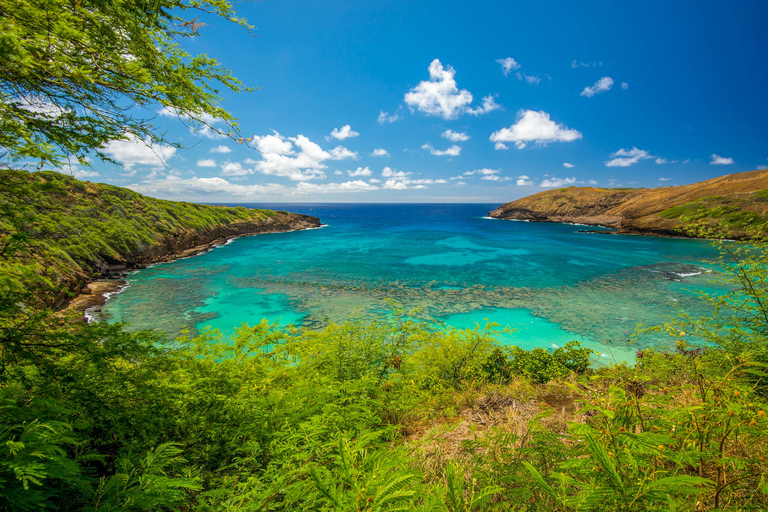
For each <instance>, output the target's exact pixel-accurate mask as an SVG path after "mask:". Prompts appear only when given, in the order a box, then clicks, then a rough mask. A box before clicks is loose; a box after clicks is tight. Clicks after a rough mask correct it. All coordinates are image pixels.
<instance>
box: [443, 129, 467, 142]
mask: <svg viewBox="0 0 768 512" xmlns="http://www.w3.org/2000/svg"><path fill="white" fill-rule="evenodd" d="M440 136H441V137H443V138H444V139H448V140H449V141H451V142H466V141H468V140H469V135H467V134H466V133H460V132H455V131H453V130H445V131H444V132H443V133H441V134H440Z"/></svg>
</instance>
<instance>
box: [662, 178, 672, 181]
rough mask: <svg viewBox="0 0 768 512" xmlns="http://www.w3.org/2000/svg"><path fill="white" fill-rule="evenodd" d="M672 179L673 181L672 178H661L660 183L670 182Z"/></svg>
mask: <svg viewBox="0 0 768 512" xmlns="http://www.w3.org/2000/svg"><path fill="white" fill-rule="evenodd" d="M671 179H672V178H659V181H669V180H671Z"/></svg>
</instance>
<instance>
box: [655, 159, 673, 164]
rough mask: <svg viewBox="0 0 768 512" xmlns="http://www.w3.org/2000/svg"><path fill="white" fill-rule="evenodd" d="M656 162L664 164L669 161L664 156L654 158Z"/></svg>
mask: <svg viewBox="0 0 768 512" xmlns="http://www.w3.org/2000/svg"><path fill="white" fill-rule="evenodd" d="M656 163H657V164H659V165H664V164H668V163H670V161H669V160H667V159H666V158H661V157H659V158H657V159H656Z"/></svg>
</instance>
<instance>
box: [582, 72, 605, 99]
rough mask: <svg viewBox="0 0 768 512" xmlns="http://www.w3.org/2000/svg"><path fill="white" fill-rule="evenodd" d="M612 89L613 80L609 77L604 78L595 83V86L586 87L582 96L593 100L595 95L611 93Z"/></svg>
mask: <svg viewBox="0 0 768 512" xmlns="http://www.w3.org/2000/svg"><path fill="white" fill-rule="evenodd" d="M611 87H613V78H611V77H609V76H604V77H603V78H601V79H600V80H598V81H597V82H595V85H593V86H592V87H585V88H584V90H583V91H581V95H582V96H586V97H587V98H591V97H592V96H594V95H595V94H598V93H601V92H606V91H610V90H611Z"/></svg>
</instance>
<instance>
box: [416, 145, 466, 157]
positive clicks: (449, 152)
mask: <svg viewBox="0 0 768 512" xmlns="http://www.w3.org/2000/svg"><path fill="white" fill-rule="evenodd" d="M421 149H427V150H429V152H430V154H433V155H435V156H459V155H460V154H461V148H460V147H459V146H457V145H455V144H454V145H453V146H451V147H449V148H448V149H445V150H440V149H435V148H434V147H433V146H432V144H430V143H429V142H427V143H426V144H424V145H423V146H421Z"/></svg>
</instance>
